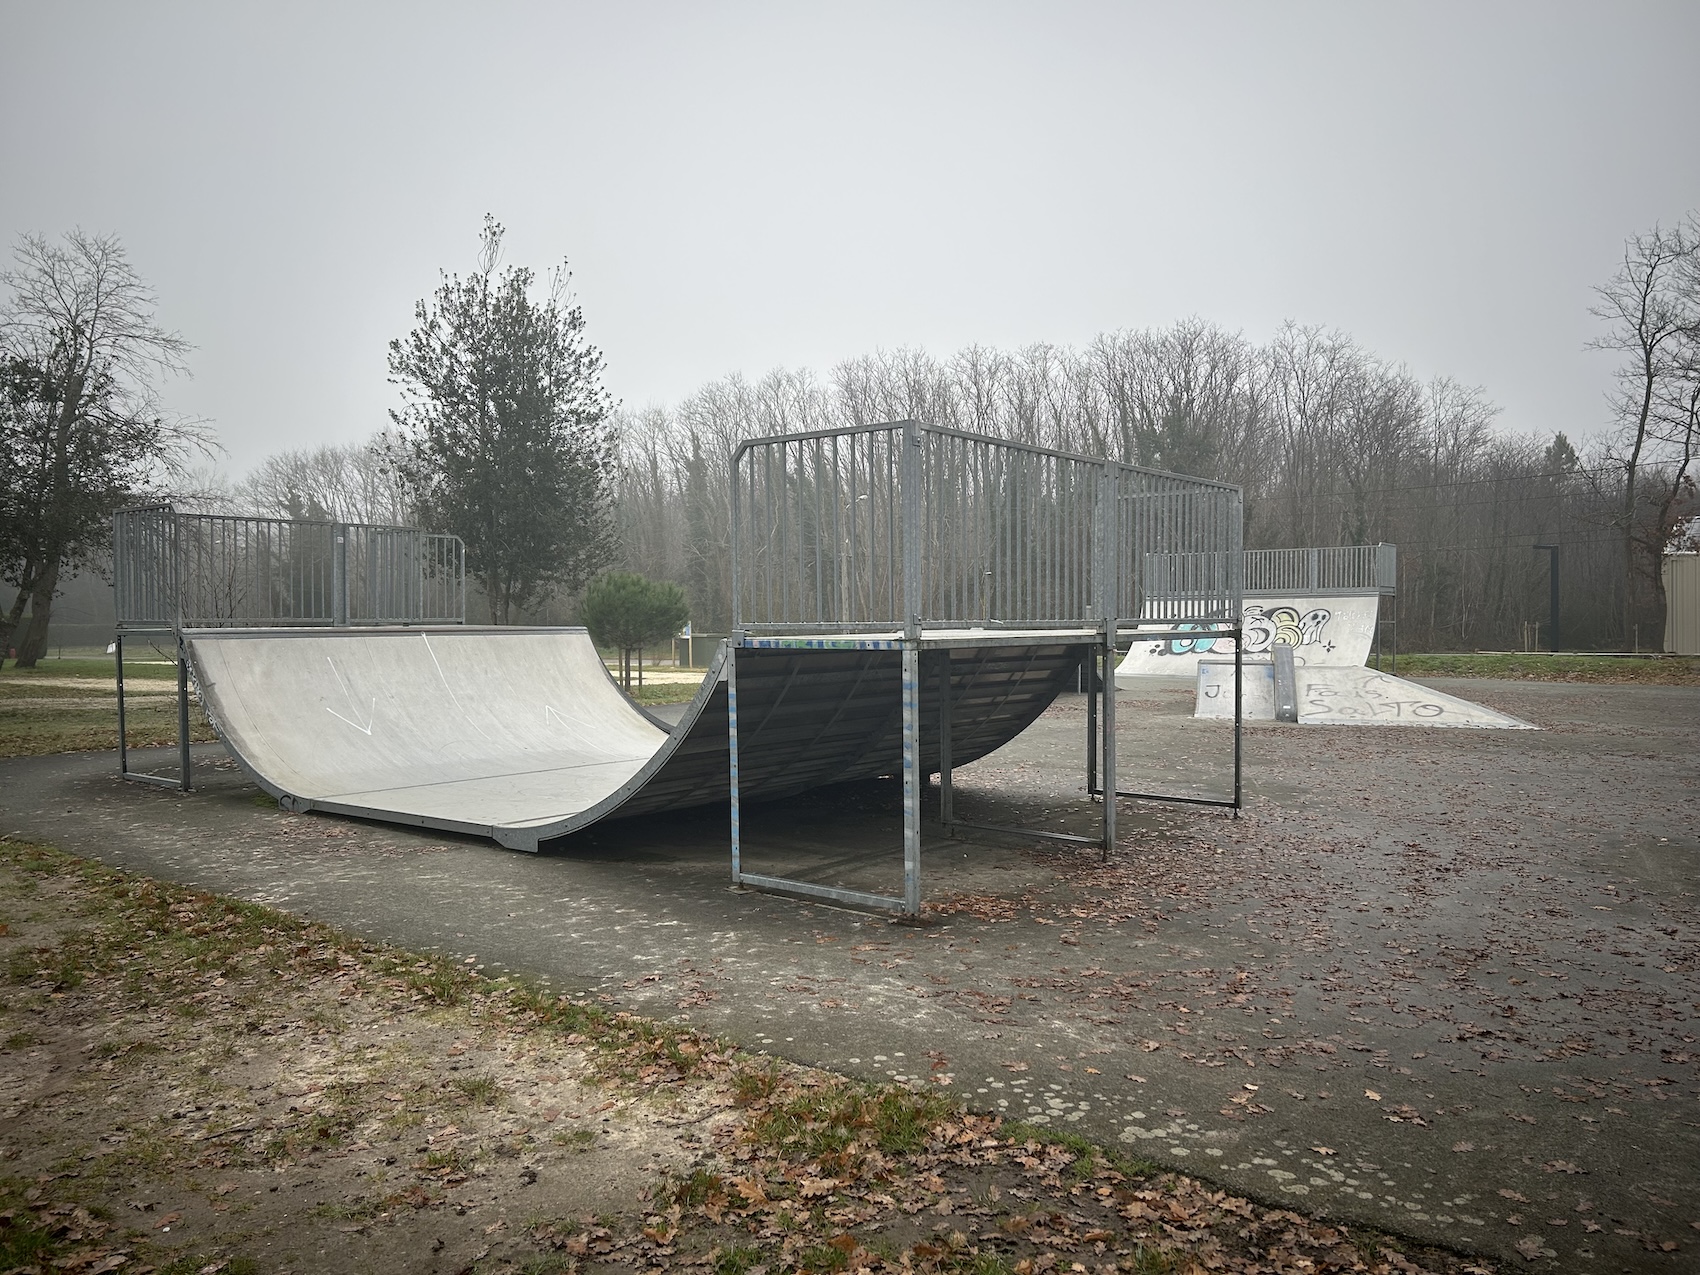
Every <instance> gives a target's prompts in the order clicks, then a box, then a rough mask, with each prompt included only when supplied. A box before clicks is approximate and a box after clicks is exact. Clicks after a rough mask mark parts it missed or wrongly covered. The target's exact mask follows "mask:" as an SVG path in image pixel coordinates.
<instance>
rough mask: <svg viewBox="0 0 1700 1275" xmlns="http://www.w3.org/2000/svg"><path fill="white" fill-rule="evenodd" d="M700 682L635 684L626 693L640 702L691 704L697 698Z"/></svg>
mask: <svg viewBox="0 0 1700 1275" xmlns="http://www.w3.org/2000/svg"><path fill="white" fill-rule="evenodd" d="M700 685H701V683H698V682H689V683H684V682H661V683H655V684H652V685H649V686H637V685H634V686H633V687H632V689H631V690H629V691H627V692H626V694H628V695H630V696H631V697H632V698H633V699H634V700H636V701H637V702H638V703H640V704H651V705H653V704H689V703H690V702H691V701H692V700H693V699H695V698H696V694H697V688H698V687H699V686H700Z"/></svg>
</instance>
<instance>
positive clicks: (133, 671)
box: [0, 646, 177, 687]
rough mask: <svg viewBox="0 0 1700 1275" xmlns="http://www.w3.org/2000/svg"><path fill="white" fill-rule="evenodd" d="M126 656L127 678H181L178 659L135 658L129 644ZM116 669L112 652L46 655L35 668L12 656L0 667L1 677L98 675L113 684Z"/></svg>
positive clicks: (156, 679)
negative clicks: (92, 655) (84, 654)
mask: <svg viewBox="0 0 1700 1275" xmlns="http://www.w3.org/2000/svg"><path fill="white" fill-rule="evenodd" d="M124 650H125V659H124V680H125V681H126V682H129V681H134V680H145V681H150V682H175V681H176V680H177V662H176V661H175V660H168V659H159V658H155V657H152V656H149V657H146V658H145V659H136V658H134V652H132V651H131V648H130V647H128V646H126V647H125V648H124ZM113 674H114V669H113V661H112V657H111V656H106V657H83V656H78V657H72V656H67V657H66V658H64V659H59V658H56V657H54V656H43V657H42V658H41V660H39V661H38V662H37V663H36V666H35V667H34V668H19V667H17V665H15V664H13V663H12V662H11V661H10V660H8V661H7V662H6V666H5V667H4V668H0V679H6V678H14V677H15V678H20V679H26V680H27V679H29V678H32V677H87V678H93V679H98V680H100V681H103V682H105V683H106V684H107V686H109V687H110V686H111V685H113V682H114V676H113Z"/></svg>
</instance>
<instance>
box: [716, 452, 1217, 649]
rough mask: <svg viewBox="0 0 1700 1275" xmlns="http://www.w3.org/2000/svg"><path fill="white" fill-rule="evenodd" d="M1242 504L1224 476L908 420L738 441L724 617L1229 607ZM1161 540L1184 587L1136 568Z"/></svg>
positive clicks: (1166, 613) (786, 626)
mask: <svg viewBox="0 0 1700 1275" xmlns="http://www.w3.org/2000/svg"><path fill="white" fill-rule="evenodd" d="M1240 507H1241V500H1240V491H1239V488H1237V487H1234V486H1232V485H1230V484H1227V483H1218V482H1213V481H1211V480H1208V479H1200V478H1189V477H1183V476H1180V475H1175V474H1165V473H1161V472H1159V471H1156V470H1150V469H1143V468H1141V467H1139V466H1134V465H1124V464H1120V463H1118V462H1115V461H1106V460H1100V459H1096V458H1093V457H1087V456H1079V455H1074V454H1071V453H1067V452H1057V451H1050V450H1047V449H1044V448H1038V447H1030V446H1027V445H1024V444H1020V443H1012V442H1007V441H1005V440H1002V439H996V438H990V437H987V436H984V435H979V434H969V433H965V432H962V431H960V430H951V429H943V428H939V427H936V426H931V425H922V424H920V423H918V422H915V421H895V422H887V423H884V424H879V425H870V426H861V427H856V428H851V429H841V430H823V431H816V432H812V433H804V434H788V435H779V436H776V437H769V438H757V439H750V440H747V441H745V442H743V443H741V444H740V445H739V447H738V449H737V451H736V452H735V453H734V454H733V459H732V580H733V590H732V593H733V599H732V610H733V627H734V628H735V629H737V630H740V631H748V632H787V631H790V632H799V631H814V632H822V633H830V632H855V631H857V630H867V629H880V628H893V627H895V628H904V629H908V628H910V627H912V626H925V625H958V626H984V627H989V628H997V627H1021V628H1030V627H1046V626H1070V625H1080V624H1083V623H1098V622H1102V621H1104V620H1107V619H1114V620H1117V621H1125V622H1129V623H1138V622H1141V621H1144V620H1165V621H1173V622H1176V623H1180V622H1183V621H1190V622H1199V621H1207V620H1224V619H1227V620H1232V619H1234V618H1236V617H1237V616H1238V614H1239V604H1240V593H1241V588H1240V526H1241V519H1240ZM1159 554H1162V555H1169V556H1171V557H1175V556H1186V557H1188V558H1189V560H1190V561H1192V562H1193V564H1194V567H1193V569H1192V570H1191V571H1190V573H1189V574H1188V576H1187V586H1188V587H1187V590H1186V591H1185V592H1184V594H1183V593H1179V592H1177V591H1175V590H1173V589H1170V588H1154V587H1153V582H1152V581H1151V580H1150V579H1148V578H1147V576H1148V569H1147V567H1146V565H1145V564H1147V563H1148V562H1149V561H1150V560H1151V558H1152V556H1153V555H1159ZM1168 583H1169V581H1168V580H1167V579H1166V580H1165V581H1164V584H1165V585H1166V584H1168Z"/></svg>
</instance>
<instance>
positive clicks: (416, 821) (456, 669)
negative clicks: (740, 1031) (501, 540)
mask: <svg viewBox="0 0 1700 1275" xmlns="http://www.w3.org/2000/svg"><path fill="white" fill-rule="evenodd" d="M183 639H184V644H185V646H186V648H187V652H188V658H189V661H190V664H191V666H192V670H193V675H194V678H195V681H196V684H197V686H198V687H199V690H200V695H201V702H202V704H203V705H204V706H205V708H206V711H207V714H208V716H209V717H210V718H211V719H212V721H213V723H214V726H215V727H216V729H217V730H218V733H219V737H220V738H221V739H222V740H223V741H224V743H225V745H226V747H227V748H228V749H229V750H230V752H231V754H232V756H234V757H235V758H236V760H237V762H238V763H239V764H240V765H241V766H242V767H243V769H244V770H245V771H247V773H248V774H249V775H250V777H252V778H253V780H254V781H255V782H256V783H257V784H259V785H260V787H262V788H263V789H264V790H265V791H266V792H268V793H270V794H271V795H272V796H273V797H276V798H277V799H278V801H279V803H280V804H282V805H283V806H284V807H285V808H286V809H290V810H295V811H306V810H320V811H325V812H328V813H334V814H341V815H352V816H356V817H361V818H368V819H380V820H384V821H386V822H391V823H402V824H412V825H417V826H421V827H428V828H441V829H444V830H447V831H453V832H461V833H469V834H473V835H477V836H485V837H490V838H492V839H493V840H495V841H497V842H498V843H500V844H501V845H504V846H508V847H510V848H514V849H521V850H536V849H537V848H538V847H539V845H540V844H541V843H543V842H546V841H549V840H552V839H554V838H557V837H562V836H566V835H567V834H569V833H571V832H574V831H576V830H577V829H579V828H583V827H586V826H587V825H589V824H591V823H594V822H596V821H597V820H600V819H605V818H610V817H619V816H628V815H637V814H648V813H653V812H656V811H664V810H675V809H681V808H684V807H689V806H696V805H703V804H710V803H724V802H725V801H726V800H727V791H728V782H729V773H728V762H727V735H728V725H729V723H728V699H727V680H726V663H727V660H726V652H725V650H724V649H722V651H721V653H720V654H719V656H718V657H717V658H716V660H715V662H714V665H713V667H712V668H711V669H710V670H709V672H708V675H707V676H706V678H705V679H704V682H703V685H702V687H701V689H700V690H699V691H698V692H697V695H696V698H695V699H694V700H693V701H692V702H691V704H690V706H689V708H688V709H687V711H686V712H685V714H684V716H683V718H682V720H681V721H680V722H679V724H678V725H677V726H675V727H673V728H671V729H669V728H667V727H666V726H665V725H664V724H662V723H660V722H659V721H658V720H657V719H656V718H654V717H652V716H651V715H650V714H648V713H646V712H644V711H643V710H642V709H641V708H639V707H638V706H637V705H636V704H634V703H633V702H632V701H631V700H630V699H628V698H627V697H626V696H625V695H624V694H623V693H622V692H621V691H620V689H619V688H618V687H617V686H616V685H615V684H614V682H613V681H612V679H611V678H610V677H609V675H608V672H607V670H606V668H605V667H604V665H603V663H602V660H601V658H600V657H599V656H598V655H597V653H596V649H595V647H594V646H593V645H592V644H591V641H590V637H589V635H588V634H587V633H586V632H585V630H583V629H578V628H567V629H559V628H557V629H515V628H501V629H493V628H477V627H461V626H456V627H453V628H449V627H439V628H429V629H342V630H279V629H251V630H243V629H212V630H190V631H187V632H185V633H184V635H183ZM1087 652H1088V648H1087V647H1086V646H1083V645H1082V644H1081V643H1080V642H1079V641H1078V640H1076V641H1075V642H1073V643H1070V642H1069V641H1068V640H1067V638H1066V637H1063V636H1058V635H1052V634H1011V635H998V637H997V644H996V645H989V646H987V645H982V646H974V647H972V648H965V649H962V650H959V651H958V652H956V655H955V658H952V659H950V660H949V661H948V666H949V678H950V689H951V699H952V704H951V713H952V719H951V720H952V735H951V753H952V760H953V761H954V762H955V763H956V764H963V763H966V762H969V761H973V760H975V759H977V758H979V757H982V756H984V755H985V754H987V753H989V752H991V751H992V750H993V749H995V748H998V747H1000V746H1001V745H1003V744H1005V743H1007V742H1008V741H1009V740H1011V739H1013V738H1014V737H1015V736H1016V735H1017V734H1019V733H1020V732H1021V731H1022V730H1023V729H1025V728H1026V727H1027V726H1028V725H1029V724H1030V723H1031V722H1032V721H1033V719H1034V718H1036V717H1037V716H1038V715H1039V714H1040V713H1041V712H1043V711H1044V710H1045V708H1046V707H1047V706H1048V705H1049V704H1050V703H1051V701H1052V700H1054V699H1055V698H1056V696H1057V694H1058V693H1059V692H1060V691H1062V690H1063V689H1064V687H1065V686H1066V685H1067V684H1068V683H1069V682H1070V680H1071V679H1072V678H1073V677H1074V676H1075V675H1076V673H1077V670H1078V668H1079V666H1080V662H1081V659H1082V658H1083V657H1084V656H1085V655H1086V654H1087ZM943 666H944V665H943V664H942V663H940V664H939V665H938V666H937V667H939V668H942V667H943ZM900 676H901V657H900V652H898V651H897V650H891V649H888V650H877V649H875V650H869V649H843V650H820V649H813V650H797V649H775V650H762V649H751V650H747V651H745V652H743V653H742V654H741V656H740V659H739V667H738V695H739V714H740V722H739V769H740V776H739V778H740V785H741V791H742V794H743V796H744V798H745V799H746V800H764V799H771V798H776V797H783V796H788V795H791V794H793V793H797V792H801V791H803V790H804V789H807V788H811V787H815V786H817V785H821V784H831V783H841V782H844V781H848V780H854V779H865V778H871V777H873V776H876V775H886V774H893V773H896V772H898V771H899V770H900V769H901V768H902V765H903V739H902V730H901V723H900V720H899V718H900V712H899V706H900V703H901V699H900V695H899V681H900ZM939 678H940V674H939V673H938V672H937V671H935V672H934V675H933V676H932V678H931V679H930V680H929V681H928V682H927V683H926V686H925V688H924V693H923V706H922V711H923V713H924V714H926V720H928V721H929V722H932V723H936V722H937V721H938V720H939V718H938V695H939ZM938 754H939V735H938V731H937V729H936V727H935V728H933V729H929V730H927V731H925V732H923V737H922V740H921V766H922V768H923V770H937V769H939V765H940V763H939V760H938Z"/></svg>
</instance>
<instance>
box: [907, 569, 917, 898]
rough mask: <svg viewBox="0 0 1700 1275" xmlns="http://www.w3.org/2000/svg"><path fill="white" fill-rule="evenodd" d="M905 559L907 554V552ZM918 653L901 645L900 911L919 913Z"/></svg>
mask: <svg viewBox="0 0 1700 1275" xmlns="http://www.w3.org/2000/svg"><path fill="white" fill-rule="evenodd" d="M906 556H907V551H906ZM920 674H921V649H920V644H919V643H917V642H913V641H905V642H904V643H903V910H904V911H905V912H907V913H908V914H909V915H910V916H918V915H919V914H920V911H921V791H920V788H921V786H920V775H919V771H920V765H921V676H920Z"/></svg>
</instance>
